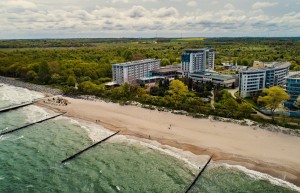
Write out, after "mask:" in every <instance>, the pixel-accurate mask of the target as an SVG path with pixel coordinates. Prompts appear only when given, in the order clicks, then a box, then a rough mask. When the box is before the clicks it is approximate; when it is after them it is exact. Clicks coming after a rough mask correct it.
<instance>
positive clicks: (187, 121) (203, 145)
mask: <svg viewBox="0 0 300 193" xmlns="http://www.w3.org/2000/svg"><path fill="white" fill-rule="evenodd" d="M65 98H66V99H67V100H68V101H69V102H70V104H68V105H67V106H52V105H49V104H45V103H43V102H39V103H38V104H37V105H38V106H42V107H44V108H50V109H51V110H55V111H64V112H67V114H66V115H67V116H69V117H73V118H77V119H82V120H86V121H91V122H94V123H97V124H100V125H102V126H103V127H105V128H107V129H110V130H112V131H119V130H120V131H121V134H123V135H128V136H134V137H136V138H139V139H140V140H149V139H150V140H154V141H157V142H159V143H161V144H163V145H169V146H172V147H176V148H178V149H182V150H184V151H189V152H192V153H194V154H197V155H213V154H214V158H213V160H214V162H216V163H227V164H231V165H242V166H244V167H246V168H247V169H250V170H255V171H259V172H262V173H267V174H269V175H271V176H273V177H276V178H280V179H283V180H286V181H288V182H291V183H293V184H295V185H297V186H300V151H299V146H300V138H299V137H296V136H291V135H286V134H283V133H275V132H270V131H267V130H263V129H259V128H258V127H252V126H242V125H239V124H236V123H231V122H221V121H215V120H212V119H206V118H205V119H197V118H192V117H189V116H184V115H176V114H172V113H171V112H160V111H157V110H148V109H144V108H140V107H136V106H131V105H127V106H121V105H119V104H116V103H107V102H102V101H97V102H95V101H89V100H83V99H74V98H68V97H65Z"/></svg>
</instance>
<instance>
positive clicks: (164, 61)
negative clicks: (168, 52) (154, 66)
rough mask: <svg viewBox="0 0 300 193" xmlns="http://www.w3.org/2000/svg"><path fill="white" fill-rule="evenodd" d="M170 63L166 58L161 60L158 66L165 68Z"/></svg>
mask: <svg viewBox="0 0 300 193" xmlns="http://www.w3.org/2000/svg"><path fill="white" fill-rule="evenodd" d="M170 64H171V62H170V60H169V59H168V58H163V59H162V60H161V61H160V65H161V66H167V65H170Z"/></svg>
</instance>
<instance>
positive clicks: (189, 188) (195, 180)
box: [184, 155, 214, 193]
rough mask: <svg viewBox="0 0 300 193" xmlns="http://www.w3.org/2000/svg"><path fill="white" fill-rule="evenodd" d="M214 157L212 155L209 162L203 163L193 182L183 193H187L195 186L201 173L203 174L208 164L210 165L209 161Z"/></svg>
mask: <svg viewBox="0 0 300 193" xmlns="http://www.w3.org/2000/svg"><path fill="white" fill-rule="evenodd" d="M213 156H214V155H212V156H211V157H210V158H209V160H208V161H207V162H206V163H205V165H204V167H203V168H202V169H201V170H200V171H199V173H198V175H197V176H196V178H195V179H194V181H193V182H192V183H191V184H190V185H189V187H188V188H187V189H186V190H185V191H184V193H188V192H189V191H190V190H191V189H192V187H193V186H194V185H195V184H196V182H197V181H198V179H199V177H200V176H201V175H202V173H203V172H204V170H205V169H206V167H207V166H208V164H209V163H210V161H211V160H212V158H213Z"/></svg>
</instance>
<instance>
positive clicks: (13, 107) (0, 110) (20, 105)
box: [0, 101, 34, 113]
mask: <svg viewBox="0 0 300 193" xmlns="http://www.w3.org/2000/svg"><path fill="white" fill-rule="evenodd" d="M33 103H34V102H33V101H31V102H27V103H22V104H19V105H13V106H10V107H6V108H3V109H0V113H2V112H7V111H10V110H14V109H18V108H21V107H26V106H28V105H32V104H33Z"/></svg>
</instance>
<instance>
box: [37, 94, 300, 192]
mask: <svg viewBox="0 0 300 193" xmlns="http://www.w3.org/2000/svg"><path fill="white" fill-rule="evenodd" d="M68 100H73V101H74V100H80V99H71V98H68ZM81 102H83V103H84V104H86V103H90V104H95V102H91V101H84V100H81ZM97 103H101V104H103V103H104V102H97ZM37 105H38V106H40V107H43V108H48V109H50V110H54V111H57V112H61V111H67V112H68V113H67V114H66V115H65V116H67V117H71V118H75V119H81V120H84V121H88V122H92V123H95V119H93V118H91V117H88V116H87V115H84V113H80V112H78V111H74V109H73V111H72V110H71V111H70V109H68V108H70V107H72V105H74V104H72V102H71V104H70V105H68V107H58V106H49V105H47V104H44V103H41V102H40V103H38V104H37ZM107 105H108V106H110V105H113V106H116V104H114V103H112V104H111V103H109V104H107ZM117 106H118V107H119V108H122V106H119V105H117ZM135 108H138V107H135ZM67 109H68V110H67ZM140 109H141V108H140ZM94 110H95V113H96V112H97V110H96V109H94ZM141 111H148V113H150V114H151V112H150V111H151V110H147V109H141ZM119 113H121V112H119ZM157 113H158V114H162V113H163V114H169V113H167V112H158V111H154V112H153V113H152V114H157ZM121 115H122V114H121ZM171 116H175V117H176V116H180V115H171ZM99 117H101V116H99ZM181 117H182V115H181ZM111 119H113V118H111ZM214 122H218V121H214ZM221 123H222V122H221ZM95 124H97V125H100V126H102V127H104V128H105V129H108V130H110V131H118V130H121V134H122V135H125V136H129V137H131V136H133V137H134V138H137V139H138V140H140V141H143V140H149V135H148V133H149V132H145V130H142V131H141V130H140V129H136V128H135V129H130V128H128V126H130V125H128V124H125V125H120V124H122V122H118V121H115V122H113V121H111V120H107V119H106V118H105V117H101V118H100V121H99V122H98V123H95ZM229 124H233V123H229ZM238 127H245V126H241V125H238ZM249 128H250V127H249ZM251 130H253V129H251ZM150 132H151V131H150ZM254 132H259V131H257V130H256V131H254ZM263 132H270V131H263ZM146 133H147V134H146ZM270 133H271V132H270ZM270 133H269V134H270ZM273 135H283V134H276V133H273ZM150 136H151V141H155V142H158V143H160V144H161V145H167V146H170V147H174V148H177V149H180V150H183V151H188V152H191V153H193V154H195V155H200V156H203V155H206V156H207V155H212V154H214V159H213V160H214V162H215V163H225V164H230V165H240V166H243V167H245V168H247V169H249V170H254V171H258V172H261V173H266V174H268V175H270V176H272V177H275V178H279V179H281V180H284V181H287V182H290V183H292V184H294V185H296V186H298V187H299V186H300V169H297V168H300V167H299V166H300V163H299V162H298V163H292V164H289V165H288V166H287V165H285V164H284V163H281V162H280V161H279V162H278V161H277V160H276V161H275V162H274V160H270V161H266V160H262V159H259V158H257V157H253V156H244V155H239V153H232V152H226V150H224V149H222V148H215V147H205V146H199V145H194V144H191V143H185V142H180V140H176V139H172V137H169V136H167V135H163V136H159V135H157V133H152V134H151V135H150ZM298 142H299V144H300V141H298ZM291 156H292V155H291ZM297 158H298V156H297ZM295 168H296V169H295Z"/></svg>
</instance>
